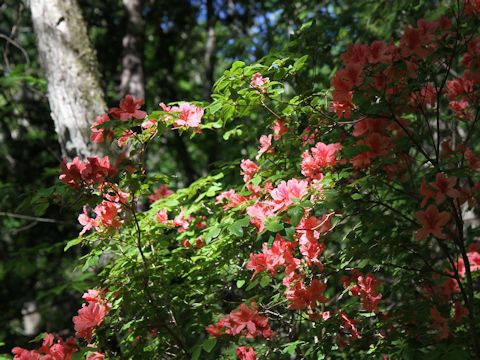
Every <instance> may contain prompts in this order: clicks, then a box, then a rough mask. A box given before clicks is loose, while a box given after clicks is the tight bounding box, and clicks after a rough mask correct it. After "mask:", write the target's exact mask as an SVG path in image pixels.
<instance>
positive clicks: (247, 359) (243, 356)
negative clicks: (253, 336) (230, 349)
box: [235, 346, 257, 360]
mask: <svg viewBox="0 0 480 360" xmlns="http://www.w3.org/2000/svg"><path fill="white" fill-rule="evenodd" d="M235 354H237V356H238V358H239V359H240V360H257V355H256V354H255V351H254V350H253V348H252V347H251V346H250V347H249V348H248V349H247V347H246V346H239V347H238V348H237V350H235Z"/></svg>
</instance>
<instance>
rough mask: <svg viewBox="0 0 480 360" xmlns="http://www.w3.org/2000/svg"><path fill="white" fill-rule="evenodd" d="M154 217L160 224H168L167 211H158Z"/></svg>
mask: <svg viewBox="0 0 480 360" xmlns="http://www.w3.org/2000/svg"><path fill="white" fill-rule="evenodd" d="M155 219H157V220H158V222H159V223H160V224H164V225H168V224H170V222H169V221H168V212H167V210H165V209H162V210H160V211H158V212H157V214H156V215H155Z"/></svg>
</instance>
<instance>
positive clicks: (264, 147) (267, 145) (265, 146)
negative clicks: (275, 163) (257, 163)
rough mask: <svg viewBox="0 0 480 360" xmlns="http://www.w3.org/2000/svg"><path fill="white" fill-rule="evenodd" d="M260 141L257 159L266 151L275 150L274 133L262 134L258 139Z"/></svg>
mask: <svg viewBox="0 0 480 360" xmlns="http://www.w3.org/2000/svg"><path fill="white" fill-rule="evenodd" d="M258 141H259V142H260V147H259V148H258V153H257V156H256V157H255V158H256V159H257V160H258V159H260V156H262V155H263V154H264V153H271V152H273V149H272V148H271V146H272V134H270V135H262V136H260V139H259V140H258Z"/></svg>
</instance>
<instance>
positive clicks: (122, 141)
mask: <svg viewBox="0 0 480 360" xmlns="http://www.w3.org/2000/svg"><path fill="white" fill-rule="evenodd" d="M134 135H135V133H134V132H133V131H132V130H130V129H126V130H125V131H124V132H123V133H122V135H121V136H120V137H119V138H118V139H117V144H118V146H119V147H123V146H125V144H126V143H127V141H128V140H130V138H131V137H132V136H134Z"/></svg>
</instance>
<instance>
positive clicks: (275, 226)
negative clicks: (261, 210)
mask: <svg viewBox="0 0 480 360" xmlns="http://www.w3.org/2000/svg"><path fill="white" fill-rule="evenodd" d="M265 228H266V229H267V230H268V231H270V232H273V233H277V232H279V231H281V230H283V228H284V226H283V224H282V223H281V222H280V221H279V220H278V218H276V217H271V218H269V219H267V220H266V224H265Z"/></svg>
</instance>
